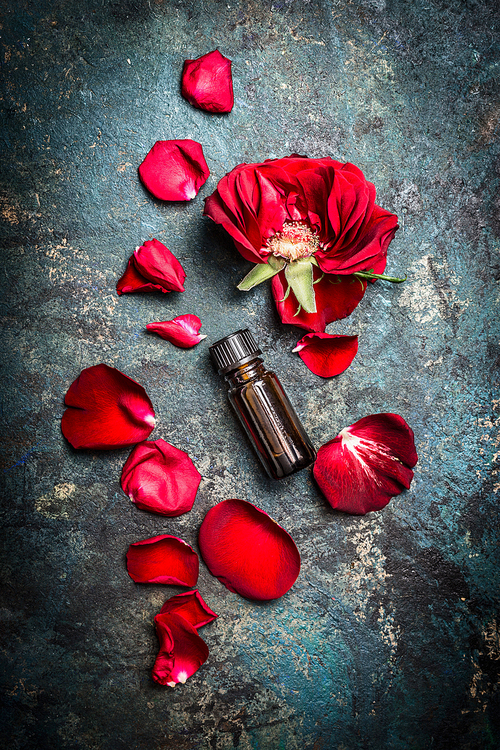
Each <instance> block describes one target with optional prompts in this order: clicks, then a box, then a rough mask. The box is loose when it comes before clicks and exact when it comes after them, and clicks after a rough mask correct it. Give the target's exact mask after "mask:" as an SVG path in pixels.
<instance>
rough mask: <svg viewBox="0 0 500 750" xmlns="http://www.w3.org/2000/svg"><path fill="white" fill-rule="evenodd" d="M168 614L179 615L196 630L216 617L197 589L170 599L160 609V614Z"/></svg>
mask: <svg viewBox="0 0 500 750" xmlns="http://www.w3.org/2000/svg"><path fill="white" fill-rule="evenodd" d="M170 613H175V614H176V615H181V616H182V617H184V619H186V620H187V621H188V622H189V623H191V625H192V626H193V627H194V628H196V629H198V628H202V627H203V625H208V623H209V622H212V621H213V620H215V619H216V618H217V617H218V615H216V614H215V612H212V610H211V609H210V607H209V606H208V605H207V604H206V603H205V602H204V601H203V599H202V597H201V594H200V592H199V591H198V589H195V590H194V591H185V592H183V593H182V594H176V596H172V597H170V599H168V600H167V601H166V602H165V604H164V605H163V607H162V608H161V610H160V614H161V615H167V614H170Z"/></svg>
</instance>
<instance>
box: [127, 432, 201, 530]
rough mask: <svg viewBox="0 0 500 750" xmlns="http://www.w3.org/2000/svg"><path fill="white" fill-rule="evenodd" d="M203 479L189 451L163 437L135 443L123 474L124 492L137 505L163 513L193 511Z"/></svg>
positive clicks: (167, 514)
mask: <svg viewBox="0 0 500 750" xmlns="http://www.w3.org/2000/svg"><path fill="white" fill-rule="evenodd" d="M200 481H201V474H200V472H199V471H198V469H197V468H196V467H195V465H194V464H193V462H192V461H191V459H190V458H189V456H188V454H187V453H184V451H181V450H179V449H178V448H174V446H173V445H170V443H166V442H165V440H161V439H159V440H154V441H153V440H151V441H146V442H144V443H140V444H139V445H136V447H135V448H134V450H133V451H132V453H131V454H130V456H129V457H128V459H127V461H126V463H125V466H124V467H123V470H122V477H121V485H122V489H123V491H124V492H125V494H126V495H128V496H129V497H130V499H131V500H132V502H133V503H135V504H136V505H137V507H138V508H142V510H149V511H151V512H152V513H160V514H161V515H163V516H180V515H182V514H183V513H187V512H188V511H189V510H191V508H192V507H193V503H194V499H195V497H196V493H197V491H198V487H199V485H200Z"/></svg>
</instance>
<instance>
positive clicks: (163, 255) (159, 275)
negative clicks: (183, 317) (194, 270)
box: [133, 240, 186, 292]
mask: <svg viewBox="0 0 500 750" xmlns="http://www.w3.org/2000/svg"><path fill="white" fill-rule="evenodd" d="M133 258H134V263H135V267H136V269H137V271H138V272H139V273H140V274H142V276H144V277H145V278H146V279H148V280H149V281H151V282H153V284H158V286H160V287H161V288H162V289H163V290H164V291H166V292H183V291H184V286H183V284H184V279H185V278H186V274H185V272H184V269H183V267H182V266H181V264H180V263H179V261H178V260H177V258H176V257H175V255H174V254H173V253H171V252H170V250H169V249H168V247H166V246H165V245H164V244H163V242H160V241H159V240H147V241H146V242H145V243H144V245H141V246H140V247H138V248H136V250H134V255H133Z"/></svg>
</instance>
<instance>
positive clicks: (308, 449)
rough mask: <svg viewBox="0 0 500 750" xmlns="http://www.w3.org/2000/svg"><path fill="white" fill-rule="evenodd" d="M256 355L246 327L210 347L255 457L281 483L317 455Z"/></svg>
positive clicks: (280, 388) (275, 380)
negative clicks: (257, 457)
mask: <svg viewBox="0 0 500 750" xmlns="http://www.w3.org/2000/svg"><path fill="white" fill-rule="evenodd" d="M259 354H262V352H261V350H260V349H259V348H258V346H257V344H256V342H255V339H254V338H253V336H252V334H251V333H250V331H249V330H248V329H247V328H245V329H244V330H241V331H236V333H232V334H231V335H230V336H226V337H225V338H223V339H221V340H220V341H217V342H216V343H215V344H212V346H211V347H210V355H211V357H212V361H213V362H214V365H215V366H216V367H217V369H218V371H219V373H220V374H221V375H224V377H225V379H226V380H227V382H228V384H229V392H228V398H229V402H230V403H231V405H232V406H233V409H234V411H235V412H236V414H237V416H238V418H239V420H240V422H241V424H242V425H243V427H244V429H245V432H246V433H247V435H248V437H249V438H250V440H251V442H252V444H253V445H254V447H255V450H256V451H257V455H258V456H259V458H260V460H261V462H262V464H263V465H264V468H265V469H266V471H267V473H268V474H269V476H271V477H272V478H273V479H281V477H286V476H288V475H289V474H293V473H294V472H296V471H300V469H304V468H305V467H306V466H310V464H312V463H313V461H314V459H315V458H316V451H315V450H314V448H313V445H312V443H311V441H310V440H309V438H308V436H307V434H306V431H305V430H304V428H303V427H302V424H301V423H300V420H299V418H298V416H297V414H296V413H295V411H294V408H293V406H292V405H291V403H290V401H289V400H288V397H287V395H286V393H285V391H284V390H283V386H282V385H281V383H280V381H279V380H278V378H277V376H276V375H275V373H274V372H270V371H269V370H266V368H265V366H264V363H263V361H262V359H260V358H259Z"/></svg>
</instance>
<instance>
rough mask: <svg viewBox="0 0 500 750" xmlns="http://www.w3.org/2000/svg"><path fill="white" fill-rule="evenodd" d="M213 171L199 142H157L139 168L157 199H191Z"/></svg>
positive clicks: (147, 185)
mask: <svg viewBox="0 0 500 750" xmlns="http://www.w3.org/2000/svg"><path fill="white" fill-rule="evenodd" d="M209 175H210V170H209V168H208V166H207V163H206V161H205V157H204V156H203V149H202V147H201V144H200V143H198V142H197V141H192V140H189V139H186V140H180V141H178V140H173V141H156V143H155V145H154V146H153V148H152V149H151V151H149V153H148V155H147V156H146V158H145V159H144V161H143V162H142V164H141V165H140V167H139V177H140V178H141V180H142V182H143V184H144V186H145V187H146V188H147V189H148V190H149V192H150V193H152V194H153V195H154V196H155V197H156V198H160V199H161V200H163V201H190V200H191V199H192V198H194V197H195V196H196V195H197V194H198V190H199V189H200V188H201V186H202V185H204V184H205V182H206V181H207V179H208V176H209Z"/></svg>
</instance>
